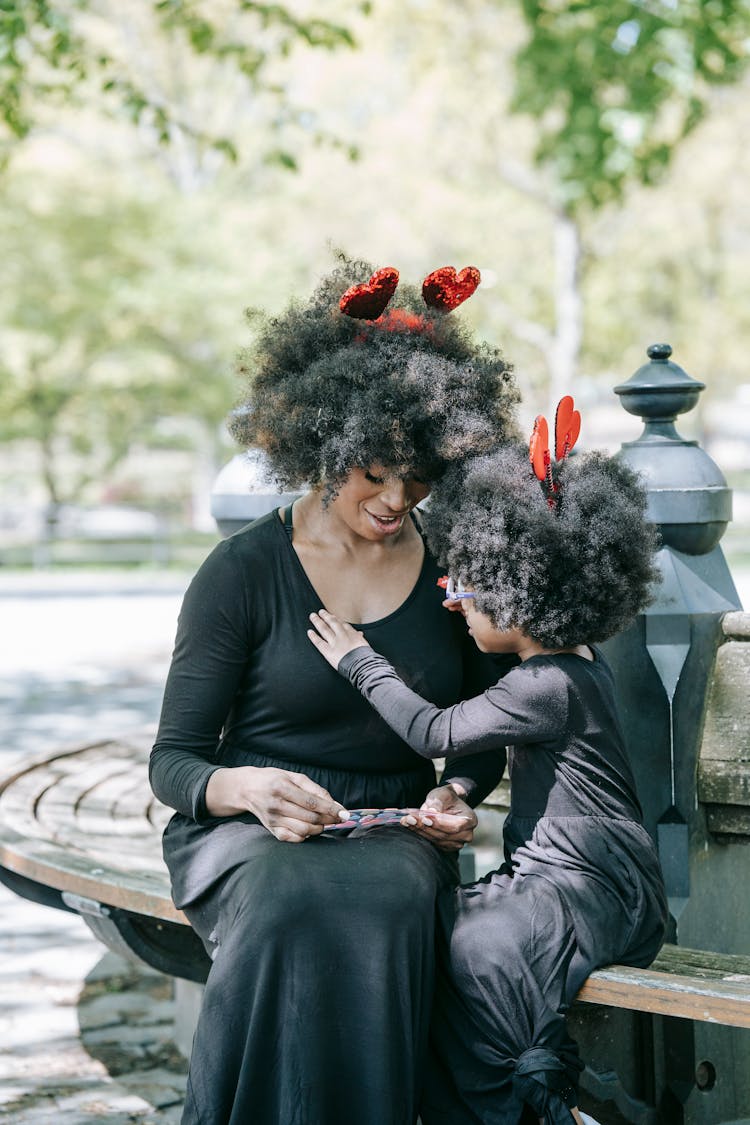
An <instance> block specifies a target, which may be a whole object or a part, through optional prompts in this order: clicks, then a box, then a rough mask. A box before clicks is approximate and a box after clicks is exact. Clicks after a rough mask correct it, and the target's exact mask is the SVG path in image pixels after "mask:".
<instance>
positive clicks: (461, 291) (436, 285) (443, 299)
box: [422, 266, 482, 312]
mask: <svg viewBox="0 0 750 1125" xmlns="http://www.w3.org/2000/svg"><path fill="white" fill-rule="evenodd" d="M481 280H482V275H481V274H480V272H479V270H478V269H477V268H476V266H464V268H463V269H462V270H461V272H460V273H456V271H455V269H454V268H453V266H441V267H440V269H437V270H433V271H432V273H430V274H428V275H427V277H426V278H425V279H424V281H423V282H422V298H423V300H424V303H425V304H426V305H427V306H428V308H431V309H442V310H443V312H451V311H452V310H453V309H457V308H458V306H459V305H461V304H463V302H464V301H465V300H467V299H468V298H469V297H470V296H471V295H472V293H473V292H474V291H475V290H476V288H477V286H478V285H479V282H480V281H481Z"/></svg>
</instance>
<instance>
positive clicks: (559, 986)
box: [422, 873, 582, 1125]
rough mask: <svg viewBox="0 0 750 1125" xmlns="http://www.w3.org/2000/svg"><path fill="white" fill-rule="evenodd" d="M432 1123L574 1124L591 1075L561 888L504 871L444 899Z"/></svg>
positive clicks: (427, 1108) (571, 931)
mask: <svg viewBox="0 0 750 1125" xmlns="http://www.w3.org/2000/svg"><path fill="white" fill-rule="evenodd" d="M440 930H441V933H440V937H439V950H440V965H439V971H438V982H437V994H436V1004H435V1012H434V1017H433V1025H432V1037H431V1056H430V1066H429V1072H428V1088H427V1091H426V1095H425V1099H424V1105H423V1109H422V1118H423V1121H424V1125H464V1123H465V1125H478V1123H481V1125H517V1122H518V1121H519V1120H520V1118H521V1115H522V1114H523V1112H524V1106H525V1105H527V1106H528V1107H530V1108H531V1109H532V1110H533V1111H534V1113H535V1115H537V1116H546V1118H547V1119H548V1120H550V1121H555V1122H556V1121H560V1122H567V1123H569V1122H570V1121H571V1107H572V1106H575V1104H576V1101H577V1096H576V1089H575V1088H576V1083H577V1078H578V1074H579V1073H580V1070H581V1069H582V1067H581V1063H580V1061H579V1059H578V1054H577V1050H576V1047H575V1044H574V1043H573V1041H572V1039H571V1038H570V1036H569V1035H568V1032H567V1026H566V1022H565V1016H564V1011H565V1009H566V1007H567V1003H566V997H567V981H568V971H569V968H570V965H571V962H572V960H573V958H574V956H575V954H576V936H575V928H574V925H573V919H572V918H571V916H570V912H569V910H568V907H567V905H566V902H565V899H564V898H563V897H562V895H561V894H560V893H559V891H558V890H557V888H556V886H555V885H554V884H552V883H550V882H548V881H547V880H546V879H543V878H541V877H538V876H531V875H529V876H525V877H523V878H518V877H517V878H515V879H512V878H510V877H508V876H507V875H503V874H500V873H497V874H496V875H494V876H492V877H491V878H489V879H488V880H486V881H482V882H480V883H476V884H473V885H472V886H469V887H462V888H459V889H458V891H456V892H453V893H451V894H450V895H447V896H443V900H442V904H441V926H440Z"/></svg>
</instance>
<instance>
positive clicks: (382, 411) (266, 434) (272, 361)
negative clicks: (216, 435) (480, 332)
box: [231, 257, 518, 494]
mask: <svg viewBox="0 0 750 1125" xmlns="http://www.w3.org/2000/svg"><path fill="white" fill-rule="evenodd" d="M371 273H372V267H371V266H370V265H369V264H368V263H366V262H358V261H350V260H348V259H346V258H344V257H342V258H341V264H340V266H339V267H338V268H337V269H335V270H334V271H333V272H332V273H331V274H330V275H329V276H327V277H326V278H324V279H323V281H322V282H321V283H320V285H319V286H318V288H317V289H316V290H315V292H314V293H313V295H312V297H311V298H310V300H309V301H308V302H307V303H304V304H303V303H293V304H291V305H290V306H289V308H287V310H286V311H285V312H283V313H282V314H281V315H280V316H275V317H263V316H262V315H261V314H258V313H249V314H248V315H249V318H250V319H251V320H253V321H256V322H257V325H256V326H257V332H256V337H255V340H254V343H253V344H252V345H251V346H250V347H249V348H247V349H245V350H244V351H243V352H241V353H240V362H239V370H240V373H241V374H243V375H245V376H246V377H247V379H248V383H249V400H248V402H247V403H246V404H245V406H244V407H242V408H240V409H238V410H236V411H235V412H234V417H233V421H232V423H231V429H232V433H233V435H234V436H235V438H236V439H237V440H238V441H239V442H240V443H241V444H243V445H245V446H256V447H260V448H261V449H263V450H264V451H265V452H266V454H267V457H268V460H269V463H270V466H271V469H272V470H273V472H274V474H275V476H276V479H277V480H278V482H279V483H280V484H282V485H284V486H286V487H292V488H295V487H298V486H299V485H301V484H304V483H309V484H312V485H321V484H325V485H326V486H327V488H328V490H329V494H330V493H332V492H335V490H336V486H337V485H338V484H340V483H341V482H342V481H343V480H344V479H345V478H346V476H347V475H348V474H349V472H350V471H351V469H353V468H354V467H359V468H367V467H368V466H369V465H374V464H379V465H382V466H384V467H389V468H398V469H401V470H402V471H404V470H409V469H413V470H416V471H418V472H419V474H420V476H424V478H425V479H426V480H429V481H435V480H438V479H439V478H440V477H441V476H442V475H443V473H444V472H445V470H446V469H447V467H448V466H449V465H450V464H452V463H454V462H456V461H460V460H462V459H465V458H466V457H468V456H471V455H473V454H477V453H480V452H483V451H485V450H487V449H490V448H492V447H494V446H495V445H497V444H498V442H500V441H503V440H507V439H508V438H509V437H511V436H515V432H516V431H515V425H514V405H515V403H516V401H517V399H518V393H517V390H516V387H515V384H514V382H513V379H512V375H511V369H510V367H509V366H508V365H507V364H506V363H505V362H504V360H503V358H502V356H501V355H500V352H499V351H498V350H497V349H495V348H492V347H489V346H487V345H480V344H477V343H475V342H474V341H473V340H472V338H471V335H470V333H469V332H468V330H467V329H466V328H464V327H463V326H462V325H461V322H460V320H459V319H458V318H457V317H456V316H455V315H453V314H446V313H440V312H435V311H432V310H430V309H428V308H427V307H426V306H425V304H424V303H423V301H422V298H421V295H420V294H419V293H418V291H416V290H415V289H413V288H410V287H409V286H403V285H399V288H398V291H397V293H396V295H395V296H394V298H393V300H392V301H391V303H390V306H389V308H388V310H387V311H386V313H385V314H384V315H383V316H382V317H381V318H380V319H379V320H377V321H365V320H355V319H353V318H352V317H349V316H345V315H344V314H343V313H342V312H341V311H340V310H339V298H340V297H341V295H342V293H343V292H344V291H345V290H346V289H348V288H349V286H350V285H352V284H356V283H358V282H361V281H366V280H367V279H368V278H369V276H370V274H371Z"/></svg>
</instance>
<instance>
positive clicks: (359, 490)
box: [330, 465, 430, 542]
mask: <svg viewBox="0 0 750 1125" xmlns="http://www.w3.org/2000/svg"><path fill="white" fill-rule="evenodd" d="M429 493H430V486H429V484H428V483H427V482H426V481H424V480H421V479H420V477H419V476H418V475H416V474H415V473H413V472H412V473H403V474H402V473H400V472H396V471H395V470H393V469H387V468H384V467H383V466H382V465H370V467H369V468H368V469H352V471H351V472H350V473H349V476H348V477H347V478H346V480H345V481H344V483H343V484H342V485H341V486H340V488H339V490H338V493H337V494H336V496H335V497H334V499H333V500H332V501H331V503H330V507H331V509H333V510H334V511H335V513H336V515H337V516H338V517H339V519H341V520H343V522H344V523H345V524H346V525H347V526H348V527H350V528H351V530H352V531H354V532H355V533H356V534H357V535H360V536H361V537H362V538H363V539H370V540H372V541H374V542H385V541H386V540H388V539H391V538H393V537H398V534H399V532H400V531H401V529H402V527H403V526H404V520H405V519H406V517H407V516H408V514H409V512H410V511H411V510H412V508H415V507H416V506H417V504H418V503H419V502H420V500H424V499H425V497H426V496H429Z"/></svg>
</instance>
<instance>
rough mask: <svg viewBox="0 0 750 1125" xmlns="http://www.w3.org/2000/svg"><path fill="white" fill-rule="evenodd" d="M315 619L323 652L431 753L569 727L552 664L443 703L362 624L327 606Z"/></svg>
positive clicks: (484, 746)
mask: <svg viewBox="0 0 750 1125" xmlns="http://www.w3.org/2000/svg"><path fill="white" fill-rule="evenodd" d="M311 620H312V622H313V624H314V625H315V628H316V630H317V633H316V632H315V631H314V630H310V631H309V632H308V636H309V637H310V640H311V641H312V642H313V644H314V645H315V647H316V648H317V649H318V651H319V652H321V653H322V655H323V656H325V658H326V660H328V662H329V663H330V664H331V665H332V666H333V667H335V668H337V670H338V671H339V672H340V673H341V675H343V676H347V677H348V679H349V680H350V681H351V683H352V684H354V686H355V687H356V688H357V689H358V690H359V691H360V692H361V693H362V694H363V695H364V697H365V698H366V699H367V700H368V701H369V703H370V704H371V705H372V706H373V707H374V708H375V710H376V711H377V712H378V714H379V715H381V716H382V718H383V719H385V721H386V722H387V723H388V725H389V726H390V727H392V729H393V730H395V731H396V733H397V734H398V735H400V736H401V738H403V740H404V741H405V742H406V743H407V744H408V745H409V746H411V748H412V749H413V750H416V752H417V753H418V754H420V755H421V756H422V757H424V758H450V757H452V756H453V757H456V756H459V755H460V756H464V755H467V754H474V753H476V752H477V751H482V750H495V751H504V748H505V746H506V745H507V744H508V743H523V742H535V741H540V740H542V739H545V738H549V737H552V736H553V735H555V734H557V733H559V731H560V730H561V729H562V727H563V726H564V723H565V720H566V717H567V692H566V691H565V688H564V685H563V684H562V681H561V680H560V677H559V676H557V675H556V674H555V670H550V669H548V667H547V666H544V667H543V668H541V669H540V668H539V667H535V668H533V669H532V668H529V669H525V668H524V666H523V665H520V666H519V667H517V668H514V669H512V670H511V671H510V672H509V673H508V674H507V676H505V677H504V678H503V679H501V680H500V681H499V682H498V683H496V684H495V685H494V686H493V687H491V688H488V689H487V691H485V692H483V693H482V694H481V695H477V696H475V697H474V698H473V699H467V700H465V701H464V702H462V703H457V704H455V705H454V706H453V707H446V708H440V707H436V706H435V705H434V704H432V703H429V702H428V701H427V700H425V699H423V698H422V697H421V696H420V695H417V694H416V692H413V691H412V690H411V688H408V687H407V686H406V684H405V683H404V682H403V680H402V679H401V678H400V676H399V675H398V673H397V672H396V671H395V669H394V668H393V667H392V665H391V664H390V663H389V662H388V661H387V660H386V659H385V657H383V656H380V655H379V654H378V653H376V652H374V651H373V650H372V649H371V648H370V647H369V645H368V644H367V642H366V641H365V639H364V637H363V636H362V634H361V633H358V632H357V630H356V629H353V628H352V627H351V626H350V625H347V624H345V623H344V622H341V621H339V620H338V618H336V617H334V615H333V614H330V613H327V612H326V611H325V610H321V612H320V614H312V615H311ZM550 671H551V673H552V674H551V675H550V674H549V672H550Z"/></svg>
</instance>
